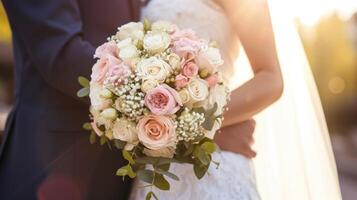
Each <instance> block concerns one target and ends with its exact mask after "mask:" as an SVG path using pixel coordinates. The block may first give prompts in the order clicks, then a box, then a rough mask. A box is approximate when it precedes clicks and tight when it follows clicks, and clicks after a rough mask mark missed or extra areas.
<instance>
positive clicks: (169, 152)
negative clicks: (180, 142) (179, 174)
mask: <svg viewBox="0 0 357 200" xmlns="http://www.w3.org/2000/svg"><path fill="white" fill-rule="evenodd" d="M143 153H144V154H145V155H147V156H151V157H162V158H173V157H174V154H175V149H174V148H173V147H167V148H163V149H159V150H151V149H147V148H144V150H143Z"/></svg>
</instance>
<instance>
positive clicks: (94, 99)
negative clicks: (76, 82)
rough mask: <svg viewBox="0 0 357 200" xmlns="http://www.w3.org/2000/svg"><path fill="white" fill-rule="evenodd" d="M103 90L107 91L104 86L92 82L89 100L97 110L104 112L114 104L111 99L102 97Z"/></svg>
mask: <svg viewBox="0 0 357 200" xmlns="http://www.w3.org/2000/svg"><path fill="white" fill-rule="evenodd" d="M103 90H106V89H105V88H104V87H103V86H102V85H100V84H99V83H97V82H95V81H92V82H91V84H90V90H89V99H90V101H91V105H92V106H93V107H94V109H96V110H103V109H105V108H108V107H109V106H110V105H111V104H112V100H111V99H107V98H103V97H102V95H101V93H102V91H103Z"/></svg>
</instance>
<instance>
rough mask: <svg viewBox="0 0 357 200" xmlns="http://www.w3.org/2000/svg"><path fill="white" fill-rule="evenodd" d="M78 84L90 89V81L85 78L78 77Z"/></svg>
mask: <svg viewBox="0 0 357 200" xmlns="http://www.w3.org/2000/svg"><path fill="white" fill-rule="evenodd" d="M78 83H79V84H80V85H81V86H82V87H89V80H88V79H87V78H85V77H83V76H79V77H78Z"/></svg>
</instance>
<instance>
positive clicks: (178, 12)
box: [131, 0, 260, 200]
mask: <svg viewBox="0 0 357 200" xmlns="http://www.w3.org/2000/svg"><path fill="white" fill-rule="evenodd" d="M142 17H143V18H148V19H149V20H151V21H157V20H166V21H170V22H173V23H175V24H176V25H178V26H179V27H180V28H190V29H193V30H194V31H195V32H196V34H197V35H198V36H200V37H203V38H204V39H211V40H215V41H216V42H217V43H218V45H219V47H220V51H221V53H222V56H223V58H224V61H225V64H224V67H223V69H222V71H223V74H224V77H225V78H226V80H227V81H229V78H230V77H231V76H232V74H233V73H232V72H233V64H234V61H235V60H236V58H237V54H238V49H239V40H238V37H237V34H236V33H235V32H234V30H233V29H232V26H231V25H230V22H229V20H228V18H227V17H226V15H225V13H224V12H223V10H222V9H221V8H220V7H219V6H218V5H217V4H215V3H214V2H213V0H151V2H150V3H149V4H148V6H147V7H145V8H144V9H143V10H142ZM213 160H215V161H217V162H219V163H220V166H219V169H216V167H215V166H214V165H211V166H210V168H209V170H208V173H207V174H206V176H204V177H203V178H202V179H201V180H198V179H197V178H196V176H195V175H194V172H193V168H192V165H188V164H186V165H182V164H172V165H171V167H170V171H172V172H173V173H175V174H176V175H178V177H179V178H180V181H173V180H168V181H169V182H170V185H171V189H170V191H168V192H164V191H160V190H157V189H155V190H154V192H155V194H156V195H157V196H158V197H159V199H161V200H198V199H200V200H218V199H220V200H259V199H260V198H259V195H258V192H257V190H256V186H255V176H254V172H253V170H252V165H251V162H250V160H248V159H247V158H245V157H243V156H242V155H239V154H234V153H231V152H221V153H216V154H215V155H214V157H213ZM142 185H143V183H140V182H139V181H137V182H136V184H135V186H134V188H133V192H132V197H131V199H132V200H141V199H145V195H146V193H147V192H148V188H143V187H140V186H142Z"/></svg>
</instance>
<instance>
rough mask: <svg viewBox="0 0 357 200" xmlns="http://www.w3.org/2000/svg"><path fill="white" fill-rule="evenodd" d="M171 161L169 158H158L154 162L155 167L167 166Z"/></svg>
mask: <svg viewBox="0 0 357 200" xmlns="http://www.w3.org/2000/svg"><path fill="white" fill-rule="evenodd" d="M171 161H172V159H171V158H159V160H158V161H157V162H156V165H167V164H170V163H171Z"/></svg>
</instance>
